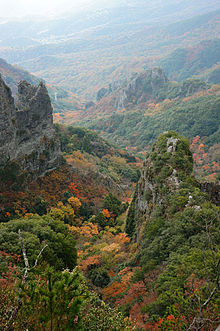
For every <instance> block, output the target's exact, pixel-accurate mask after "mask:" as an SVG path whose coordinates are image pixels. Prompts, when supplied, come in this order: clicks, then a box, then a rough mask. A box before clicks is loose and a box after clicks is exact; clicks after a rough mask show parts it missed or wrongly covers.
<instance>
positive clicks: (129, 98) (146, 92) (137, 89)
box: [115, 68, 168, 109]
mask: <svg viewBox="0 0 220 331" xmlns="http://www.w3.org/2000/svg"><path fill="white" fill-rule="evenodd" d="M167 82H168V79H167V77H166V75H165V72H164V71H163V70H162V69H160V68H153V69H149V70H146V71H145V72H144V73H141V74H139V75H137V76H136V77H134V78H133V79H132V80H131V81H130V82H129V83H128V84H127V85H126V86H125V87H124V88H123V89H122V90H121V91H120V93H119V95H118V98H117V99H116V103H115V107H116V108H117V109H120V108H125V107H128V106H129V104H140V103H144V102H146V101H148V100H150V99H151V98H152V97H155V95H156V93H157V91H158V90H159V89H161V88H162V87H163V86H164V85H165V84H166V83H167Z"/></svg>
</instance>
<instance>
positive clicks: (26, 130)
mask: <svg viewBox="0 0 220 331" xmlns="http://www.w3.org/2000/svg"><path fill="white" fill-rule="evenodd" d="M52 112H53V109H52V106H51V102H50V98H49V95H48V92H47V89H46V87H45V85H44V84H43V83H42V82H41V83H40V84H39V85H38V86H37V87H36V86H32V85H31V84H29V83H27V82H26V81H21V82H20V83H19V85H18V103H17V105H15V103H14V99H13V97H12V94H11V90H10V88H9V87H8V86H7V85H6V84H5V83H4V81H3V80H2V78H1V76H0V132H1V135H0V166H1V167H4V166H6V165H7V163H8V162H12V161H13V162H14V161H16V162H17V164H18V165H19V166H20V168H21V170H22V171H23V172H26V173H28V175H29V176H30V178H32V179H33V178H37V177H38V176H40V175H42V174H44V173H45V172H46V171H48V170H51V169H54V168H56V167H57V166H58V165H59V164H60V163H61V160H62V157H61V151H60V143H59V140H58V138H57V136H56V134H55V130H54V128H53V117H52Z"/></svg>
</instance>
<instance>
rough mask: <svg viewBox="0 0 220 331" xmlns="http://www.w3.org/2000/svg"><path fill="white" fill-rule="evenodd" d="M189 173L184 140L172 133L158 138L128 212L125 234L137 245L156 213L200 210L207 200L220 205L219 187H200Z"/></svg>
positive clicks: (189, 162)
mask: <svg viewBox="0 0 220 331" xmlns="http://www.w3.org/2000/svg"><path fill="white" fill-rule="evenodd" d="M192 170H193V158H192V155H191V152H190V150H189V143H188V141H187V139H185V138H182V137H180V136H179V135H178V134H177V133H176V132H174V131H169V132H166V133H164V134H162V135H161V136H159V138H158V140H157V141H156V143H155V144H154V145H153V147H152V151H151V153H150V154H149V156H148V157H147V159H146V161H145V162H144V165H143V170H142V175H141V178H140V180H139V182H138V185H137V188H136V192H135V194H134V197H133V200H132V202H131V205H130V209H129V212H128V217H127V223H126V232H127V233H128V234H129V235H131V236H133V237H134V236H135V237H136V239H137V241H140V238H141V236H142V234H141V232H142V230H143V227H145V226H146V224H147V222H148V221H149V220H150V219H151V218H152V217H157V216H155V213H157V212H158V210H160V212H161V213H162V215H166V214H167V213H168V214H170V215H172V213H176V212H178V211H181V210H183V209H184V208H186V207H190V208H194V209H196V210H200V209H201V204H202V203H203V202H204V201H206V200H211V201H212V202H214V203H215V204H216V205H219V203H220V201H219V193H220V186H219V184H212V183H202V184H201V183H199V182H198V181H197V180H196V179H195V178H194V176H193V175H192ZM204 193H205V194H204ZM158 208H159V209H158ZM156 210H157V211H156Z"/></svg>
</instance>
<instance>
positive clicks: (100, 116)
mask: <svg viewBox="0 0 220 331" xmlns="http://www.w3.org/2000/svg"><path fill="white" fill-rule="evenodd" d="M219 93H220V88H219V86H218V85H213V86H212V85H208V84H206V83H204V81H201V80H198V79H188V80H185V81H183V82H180V83H177V82H171V81H169V80H168V79H167V77H166V75H165V73H164V71H163V70H162V69H159V68H154V69H148V70H145V72H144V73H141V74H137V75H135V76H134V77H133V78H132V79H131V80H128V81H127V82H124V84H122V85H120V84H119V85H116V86H113V87H112V86H110V87H109V88H108V89H107V88H106V89H101V90H100V91H99V92H98V99H99V100H98V101H97V103H96V105H95V106H92V107H91V108H89V109H88V110H86V111H84V112H83V113H81V121H80V124H81V125H83V126H88V127H89V128H90V129H93V130H96V131H97V132H99V133H100V134H101V135H103V137H105V138H106V139H108V140H110V141H111V142H113V143H117V144H119V145H120V146H122V147H124V148H126V149H128V150H130V151H133V152H136V153H137V152H140V153H142V152H143V151H146V149H149V147H150V146H151V145H152V144H153V142H154V141H155V139H156V137H157V136H158V135H159V134H161V133H162V132H164V131H168V130H176V131H177V132H179V133H180V134H183V135H185V136H186V137H188V138H189V139H191V142H192V145H191V147H192V150H193V152H194V158H195V164H196V168H195V171H196V174H197V175H199V176H202V177H206V176H210V177H209V178H210V179H213V177H214V176H215V175H217V174H218V173H219V146H220V145H219V143H220V136H219V114H220V112H219V109H220V104H219ZM75 120H76V118H73V119H71V115H70V114H68V117H66V119H65V117H64V121H67V122H68V123H71V122H75ZM79 120H80V117H79Z"/></svg>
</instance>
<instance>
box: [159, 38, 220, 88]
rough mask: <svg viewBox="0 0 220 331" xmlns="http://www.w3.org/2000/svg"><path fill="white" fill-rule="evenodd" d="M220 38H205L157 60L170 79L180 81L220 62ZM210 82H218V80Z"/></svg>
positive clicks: (210, 80) (200, 73)
mask: <svg viewBox="0 0 220 331" xmlns="http://www.w3.org/2000/svg"><path fill="white" fill-rule="evenodd" d="M219 54H220V39H213V40H205V41H202V42H200V43H199V44H197V45H195V46H192V47H189V48H179V49H177V50H175V51H174V52H172V53H171V54H170V55H168V56H167V57H166V58H163V59H161V60H159V61H158V65H159V66H161V67H162V68H163V69H164V70H165V71H166V74H167V75H168V77H169V78H170V79H173V80H177V81H181V80H184V79H187V78H190V77H192V76H193V75H202V73H203V72H204V71H205V70H207V69H209V68H212V67H213V66H214V65H216V64H218V63H219V62H220V55H219ZM208 81H209V82H210V83H215V84H216V83H219V82H220V81H219V80H215V81H213V79H212V78H210V79H208Z"/></svg>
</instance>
